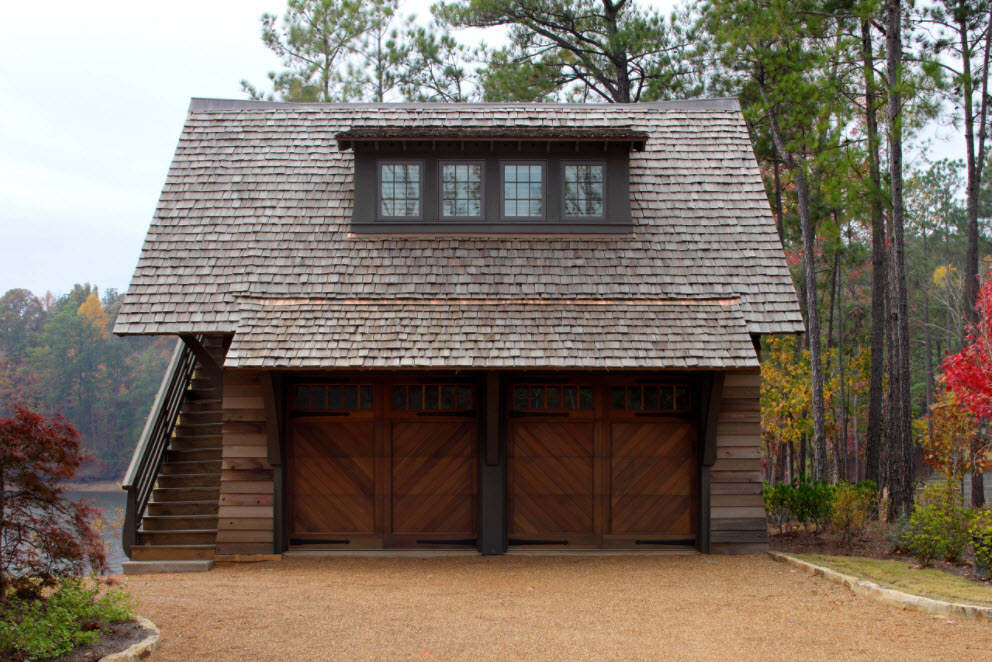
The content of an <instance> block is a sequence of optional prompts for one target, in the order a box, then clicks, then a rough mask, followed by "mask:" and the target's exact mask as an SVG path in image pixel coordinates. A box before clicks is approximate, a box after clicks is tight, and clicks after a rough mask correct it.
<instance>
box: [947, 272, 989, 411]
mask: <svg viewBox="0 0 992 662" xmlns="http://www.w3.org/2000/svg"><path fill="white" fill-rule="evenodd" d="M976 308H977V310H978V324H977V325H976V326H972V327H970V328H969V329H968V337H967V338H966V340H965V345H964V347H962V348H961V351H960V352H958V353H957V354H952V355H951V356H948V357H947V358H946V359H944V365H943V371H944V381H945V382H946V384H947V388H948V389H949V390H950V391H951V392H953V393H954V394H955V395H956V396H957V398H958V400H960V401H961V404H963V405H964V406H965V407H967V408H968V409H969V410H970V411H971V413H973V414H974V415H975V416H977V417H978V418H983V419H990V418H992V320H990V319H989V317H990V315H992V278H986V279H985V282H984V283H983V284H982V288H981V290H979V293H978V305H977V306H976Z"/></svg>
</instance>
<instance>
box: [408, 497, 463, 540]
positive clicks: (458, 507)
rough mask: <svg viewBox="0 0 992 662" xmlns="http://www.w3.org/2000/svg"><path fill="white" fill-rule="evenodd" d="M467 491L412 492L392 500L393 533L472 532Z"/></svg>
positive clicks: (461, 533) (436, 533)
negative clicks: (455, 492)
mask: <svg viewBox="0 0 992 662" xmlns="http://www.w3.org/2000/svg"><path fill="white" fill-rule="evenodd" d="M472 511H473V502H472V499H471V494H464V493H459V494H428V495H424V494H416V495H410V496H404V497H397V498H396V499H394V500H393V527H392V531H393V533H398V534H407V533H409V534H419V533H430V534H435V535H457V536H468V535H470V534H471V532H472V520H473V512H472Z"/></svg>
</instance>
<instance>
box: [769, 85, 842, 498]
mask: <svg viewBox="0 0 992 662" xmlns="http://www.w3.org/2000/svg"><path fill="white" fill-rule="evenodd" d="M758 87H759V89H760V90H761V95H762V97H763V99H764V101H765V103H766V104H767V103H768V96H767V93H766V90H765V88H764V85H763V84H762V83H761V82H760V81H759V83H758ZM768 125H769V128H770V129H771V134H772V140H773V141H774V142H775V149H776V150H778V153H779V155H780V156H781V157H782V161H783V162H784V163H785V166H786V167H787V168H788V169H789V170H790V171H791V172H792V174H793V178H794V181H795V184H796V197H797V198H798V202H799V224H800V227H801V229H802V235H803V273H804V274H805V276H806V320H807V322H806V335H807V337H808V339H809V353H810V364H811V365H810V367H811V371H810V372H811V373H812V377H813V380H812V381H813V385H812V386H813V453H814V460H813V480H824V479H825V478H826V477H827V436H826V429H825V419H826V405H825V403H824V401H823V363H822V361H821V360H820V314H819V311H818V309H817V305H816V247H815V245H814V242H815V238H816V237H815V233H816V230H815V228H814V227H813V220H812V218H811V212H810V207H809V188H808V186H807V182H806V170H805V166H804V164H803V163H802V162H801V161H799V160H798V159H796V158H795V156H793V155H792V154H791V153H790V152H789V151H788V150H787V149H786V143H785V138H784V137H783V135H782V132H781V130H780V129H779V126H778V117H777V114H776V110H775V106H773V105H771V104H769V106H768Z"/></svg>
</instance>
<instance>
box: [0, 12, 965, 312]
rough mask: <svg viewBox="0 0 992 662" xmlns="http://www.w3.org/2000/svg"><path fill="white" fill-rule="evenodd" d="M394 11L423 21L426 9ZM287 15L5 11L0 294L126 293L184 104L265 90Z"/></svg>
mask: <svg viewBox="0 0 992 662" xmlns="http://www.w3.org/2000/svg"><path fill="white" fill-rule="evenodd" d="M401 4H402V9H403V10H404V12H405V13H406V12H416V13H417V14H418V15H419V16H421V17H425V16H427V15H428V14H429V9H428V8H429V6H430V0H406V1H405V2H403V3H401ZM653 4H656V5H658V6H660V7H664V8H666V9H667V8H669V7H671V6H672V5H673V4H674V3H673V2H672V0H654V3H653ZM284 10H285V0H236V1H232V0H223V1H221V0H170V2H165V3H146V2H134V1H133V0H128V1H123V0H97V1H96V2H88V3H87V2H78V0H72V1H67V0H50V1H49V2H46V3H44V4H42V5H36V4H34V3H27V2H18V3H14V2H11V3H7V4H6V5H5V6H4V12H3V19H2V21H0V89H2V90H3V91H4V98H5V99H6V101H5V102H4V103H3V104H2V105H0V294H2V293H3V292H5V291H7V290H8V289H10V288H14V287H24V288H27V289H30V290H32V291H33V292H35V293H36V294H42V293H44V292H45V291H47V290H51V291H52V292H54V293H55V294H60V293H64V292H66V291H68V290H69V289H70V288H71V287H72V285H73V283H76V282H90V283H94V284H96V285H99V286H100V287H101V289H104V290H105V289H107V288H111V287H113V288H118V289H121V290H123V289H125V288H126V287H127V284H128V281H129V280H130V277H131V273H132V271H133V269H134V265H135V263H136V262H137V259H138V252H139V250H140V248H141V242H142V240H143V238H144V235H145V232H146V230H147V229H148V224H149V222H150V221H151V218H152V214H153V212H154V210H155V204H156V202H157V200H158V195H159V192H160V191H161V188H162V184H163V182H164V181H165V176H166V172H167V170H168V167H169V162H170V161H171V159H172V154H173V151H174V150H175V146H176V141H177V139H178V137H179V133H180V131H181V129H182V124H183V121H184V120H185V117H186V109H187V107H188V105H189V100H190V98H191V97H217V98H235V99H237V98H244V95H243V94H242V92H241V88H240V85H239V81H240V80H241V79H242V78H247V79H249V80H251V81H254V82H256V83H257V84H262V85H264V84H265V83H266V82H267V79H266V72H268V71H270V70H273V69H277V68H278V67H279V62H278V60H277V58H275V56H273V55H272V54H271V53H270V52H269V51H268V50H267V49H266V48H265V47H264V46H263V45H262V42H261V39H260V38H259V17H260V16H261V14H262V13H263V12H266V11H268V12H272V13H277V14H280V15H281V14H282V13H283V11H284ZM490 41H491V40H490ZM944 133H946V131H945V132H944ZM942 151H943V150H942Z"/></svg>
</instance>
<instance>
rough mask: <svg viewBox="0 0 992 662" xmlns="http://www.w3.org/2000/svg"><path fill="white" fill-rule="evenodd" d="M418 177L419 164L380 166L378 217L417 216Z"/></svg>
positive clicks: (388, 164) (418, 197) (418, 211)
mask: <svg viewBox="0 0 992 662" xmlns="http://www.w3.org/2000/svg"><path fill="white" fill-rule="evenodd" d="M420 177H421V172H420V164H419V163H382V164H380V165H379V181H380V186H379V199H380V209H379V213H380V215H382V216H393V217H411V216H419V215H420Z"/></svg>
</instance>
